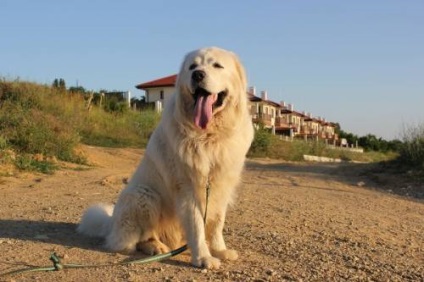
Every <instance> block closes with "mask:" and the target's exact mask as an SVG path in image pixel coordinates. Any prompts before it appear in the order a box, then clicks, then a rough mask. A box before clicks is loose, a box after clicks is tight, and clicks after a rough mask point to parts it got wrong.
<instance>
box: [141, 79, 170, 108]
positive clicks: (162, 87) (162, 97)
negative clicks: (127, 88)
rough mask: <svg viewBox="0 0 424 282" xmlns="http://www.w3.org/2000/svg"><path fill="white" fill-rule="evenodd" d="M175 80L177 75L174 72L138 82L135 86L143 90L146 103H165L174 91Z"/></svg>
mask: <svg viewBox="0 0 424 282" xmlns="http://www.w3.org/2000/svg"><path fill="white" fill-rule="evenodd" d="M176 81H177V75H176V74H174V75H170V76H166V77H162V78H159V79H155V80H152V81H148V82H145V83H141V84H138V85H136V86H135V88H137V89H140V90H144V91H145V97H146V103H155V102H156V101H160V102H161V103H162V104H165V103H166V101H167V99H168V98H169V97H170V96H171V94H172V93H173V92H174V89H175V83H176Z"/></svg>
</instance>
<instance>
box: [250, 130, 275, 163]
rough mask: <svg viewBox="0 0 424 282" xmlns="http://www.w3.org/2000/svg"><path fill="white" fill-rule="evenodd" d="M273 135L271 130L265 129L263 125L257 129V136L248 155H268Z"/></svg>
mask: <svg viewBox="0 0 424 282" xmlns="http://www.w3.org/2000/svg"><path fill="white" fill-rule="evenodd" d="M272 138H273V135H272V134H271V133H270V132H269V130H267V129H265V128H264V127H263V126H260V127H259V128H256V129H255V136H254V138H253V141H252V144H251V146H250V150H249V153H248V156H250V157H254V156H266V155H268V152H269V149H270V146H271V143H272Z"/></svg>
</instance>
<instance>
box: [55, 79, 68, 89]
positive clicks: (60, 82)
mask: <svg viewBox="0 0 424 282" xmlns="http://www.w3.org/2000/svg"><path fill="white" fill-rule="evenodd" d="M52 86H53V88H56V89H57V90H59V91H61V92H65V91H66V83H65V80H64V79H63V78H59V79H57V78H55V79H54V80H53V83H52Z"/></svg>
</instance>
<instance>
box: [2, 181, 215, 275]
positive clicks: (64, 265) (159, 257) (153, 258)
mask: <svg viewBox="0 0 424 282" xmlns="http://www.w3.org/2000/svg"><path fill="white" fill-rule="evenodd" d="M209 192H210V182H209V178H208V181H207V183H206V205H205V213H204V215H203V222H204V224H205V225H206V215H207V212H208V201H209ZM187 249H188V246H187V245H184V246H182V247H180V248H178V249H175V250H172V251H170V252H168V253H166V254H159V255H154V256H150V257H147V258H142V259H137V260H131V261H124V262H117V263H105V264H77V263H61V261H60V258H59V257H58V256H57V254H56V253H52V254H51V255H50V261H51V262H52V263H53V266H41V267H32V268H25V269H18V270H13V271H10V272H6V273H3V274H0V277H3V276H7V275H16V274H22V273H28V272H49V271H59V270H62V269H71V268H94V267H106V266H117V265H130V264H148V263H151V262H155V261H161V260H164V259H167V258H170V257H173V256H176V255H179V254H181V253H182V252H185V251H186V250H187Z"/></svg>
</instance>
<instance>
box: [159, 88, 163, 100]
mask: <svg viewBox="0 0 424 282" xmlns="http://www.w3.org/2000/svg"><path fill="white" fill-rule="evenodd" d="M160 99H161V100H163V90H161V91H160Z"/></svg>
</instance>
